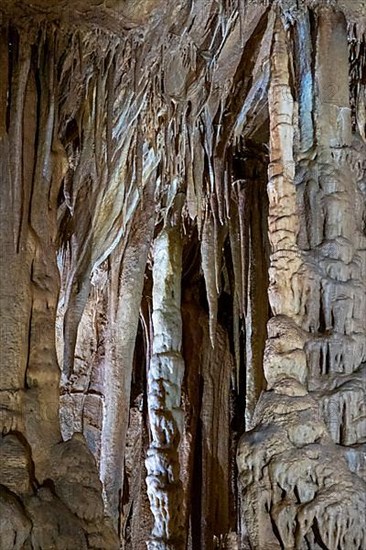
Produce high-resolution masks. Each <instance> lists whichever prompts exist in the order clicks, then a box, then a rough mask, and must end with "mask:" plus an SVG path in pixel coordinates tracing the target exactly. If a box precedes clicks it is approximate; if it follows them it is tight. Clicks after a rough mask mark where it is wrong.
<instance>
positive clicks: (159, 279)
mask: <svg viewBox="0 0 366 550" xmlns="http://www.w3.org/2000/svg"><path fill="white" fill-rule="evenodd" d="M181 272H182V241H181V236H180V229H179V227H171V228H164V229H163V230H162V231H161V233H160V234H159V235H158V237H157V238H156V240H155V246H154V267H153V315H152V317H153V332H154V337H153V349H152V351H153V354H152V358H151V362H150V367H149V372H148V393H147V401H148V416H149V423H150V430H151V443H150V446H149V449H148V453H147V459H146V469H147V474H148V475H147V478H146V483H147V490H148V496H149V500H150V507H151V511H152V513H153V516H154V527H153V530H152V534H151V539H150V540H149V541H148V543H147V546H148V548H149V550H153V549H154V550H168V549H170V550H173V549H174V550H179V549H181V548H182V549H183V548H184V547H185V545H184V537H183V528H182V523H181V522H182V517H183V514H182V509H181V508H182V504H183V489H182V484H181V481H180V478H179V472H180V467H179V455H178V446H179V441H180V438H181V434H182V428H183V417H182V409H181V387H182V381H183V374H184V362H183V357H182V355H181V346H182V318H181V309H180V306H181Z"/></svg>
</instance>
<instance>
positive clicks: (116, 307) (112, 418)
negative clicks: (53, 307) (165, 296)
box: [100, 174, 155, 522]
mask: <svg viewBox="0 0 366 550" xmlns="http://www.w3.org/2000/svg"><path fill="white" fill-rule="evenodd" d="M154 176H155V174H153V175H152V176H151V177H150V180H149V182H148V183H147V184H146V188H145V191H144V196H143V203H144V205H145V207H144V208H143V209H142V208H138V209H137V211H136V214H135V216H134V218H133V222H132V228H131V229H130V232H129V235H128V240H127V242H126V243H125V246H124V250H123V252H122V254H121V255H118V256H117V258H116V259H115V260H114V262H113V266H112V270H113V271H114V273H113V282H112V288H111V293H113V294H115V296H114V299H113V301H111V309H112V310H113V311H111V319H113V324H112V326H111V328H110V331H109V338H110V342H109V344H107V365H106V372H105V374H104V381H105V382H104V396H105V397H104V415H103V431H102V443H101V466H100V471H101V478H102V481H103V485H104V491H105V497H106V502H107V510H108V512H109V513H110V515H111V516H112V517H114V518H115V520H116V522H117V520H118V519H119V514H120V498H121V496H120V495H121V491H122V489H123V479H124V453H123V449H124V448H125V445H126V431H127V427H128V418H129V414H128V411H129V406H130V389H131V377H132V367H133V353H134V349H135V342H136V334H137V326H138V320H139V312H140V304H141V300H142V291H143V286H144V275H145V268H146V263H147V257H148V253H149V249H150V245H151V242H152V238H153V232H154V226H155V204H154V191H155V178H154ZM113 283H114V284H113Z"/></svg>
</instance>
